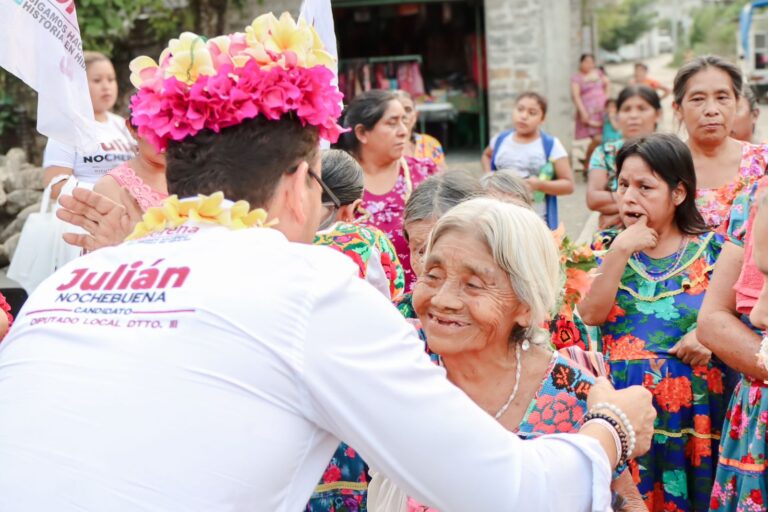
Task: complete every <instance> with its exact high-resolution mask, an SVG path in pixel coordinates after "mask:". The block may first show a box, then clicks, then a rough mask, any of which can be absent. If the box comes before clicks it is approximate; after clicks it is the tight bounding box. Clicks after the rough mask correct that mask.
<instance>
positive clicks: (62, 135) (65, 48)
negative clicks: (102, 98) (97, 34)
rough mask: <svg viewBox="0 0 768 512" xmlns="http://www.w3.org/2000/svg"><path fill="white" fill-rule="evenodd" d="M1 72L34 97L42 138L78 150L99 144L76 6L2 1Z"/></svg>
mask: <svg viewBox="0 0 768 512" xmlns="http://www.w3.org/2000/svg"><path fill="white" fill-rule="evenodd" d="M0 67H2V68H4V69H6V70H7V71H9V72H10V73H13V74H14V75H16V76H17V77H19V78H20V79H21V80H23V81H24V82H25V83H26V84H27V85H29V86H30V87H32V88H33V89H34V90H36V91H37V94H38V104H37V130H38V131H39V132H40V133H42V134H43V135H45V136H47V137H50V138H52V139H55V140H57V141H59V142H61V143H64V144H68V145H71V146H75V147H77V148H79V149H81V150H85V149H87V148H93V147H94V146H95V145H96V144H97V143H98V138H99V135H98V134H99V133H100V127H99V123H97V122H96V120H95V119H94V117H93V105H92V104H91V97H90V95H89V93H88V79H87V77H86V74H85V62H84V59H83V48H82V42H81V39H80V28H79V26H78V23H77V14H76V11H75V2H74V0H0Z"/></svg>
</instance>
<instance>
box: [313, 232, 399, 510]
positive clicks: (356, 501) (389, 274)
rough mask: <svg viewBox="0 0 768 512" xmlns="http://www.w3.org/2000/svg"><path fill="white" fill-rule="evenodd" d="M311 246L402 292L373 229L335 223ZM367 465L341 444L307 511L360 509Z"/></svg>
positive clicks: (391, 258)
mask: <svg viewBox="0 0 768 512" xmlns="http://www.w3.org/2000/svg"><path fill="white" fill-rule="evenodd" d="M314 243H315V245H325V246H328V247H330V248H332V249H334V250H336V251H339V252H341V253H342V254H345V255H347V256H349V257H350V258H351V259H352V260H353V261H354V262H355V263H356V264H357V266H358V269H359V276H360V278H361V279H365V280H366V281H368V282H369V283H371V284H372V285H373V286H374V287H375V288H376V289H378V290H379V291H380V292H381V293H382V294H383V295H384V296H385V297H387V298H389V299H390V300H395V299H398V298H400V297H402V295H403V287H404V285H405V274H404V273H403V267H402V266H401V265H400V262H399V261H398V259H397V255H396V254H395V248H394V247H393V246H392V243H391V242H390V241H389V240H388V239H387V237H386V236H384V234H383V233H382V232H381V231H379V230H378V229H376V228H368V227H363V226H358V225H356V224H348V223H343V222H339V223H336V224H334V225H333V226H331V227H330V228H329V229H328V230H326V231H321V232H319V233H318V234H317V235H316V236H315V241H314ZM368 481H369V479H368V465H367V464H366V463H365V461H364V460H363V459H362V458H361V457H360V455H358V454H357V452H356V451H355V450H354V448H352V447H350V446H348V445H347V444H346V443H341V444H340V445H339V447H338V448H337V449H336V453H334V455H333V458H332V459H331V461H330V463H329V464H328V467H327V468H326V469H325V471H324V472H323V476H322V478H321V479H320V482H319V483H318V485H317V487H316V488H315V492H314V493H313V494H312V497H311V498H310V500H309V503H308V504H307V508H306V510H307V512H356V511H361V512H364V511H365V510H366V494H367V489H368Z"/></svg>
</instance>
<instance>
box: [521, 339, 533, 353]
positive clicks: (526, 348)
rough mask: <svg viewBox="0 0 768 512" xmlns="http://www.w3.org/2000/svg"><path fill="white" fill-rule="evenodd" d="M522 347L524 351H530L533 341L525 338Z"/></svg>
mask: <svg viewBox="0 0 768 512" xmlns="http://www.w3.org/2000/svg"><path fill="white" fill-rule="evenodd" d="M521 348H522V349H523V352H528V349H529V348H531V342H530V341H528V340H523V343H522V344H521Z"/></svg>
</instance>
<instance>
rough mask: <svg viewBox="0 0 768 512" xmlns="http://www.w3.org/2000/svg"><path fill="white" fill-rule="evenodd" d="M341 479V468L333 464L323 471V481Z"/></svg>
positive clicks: (330, 481)
mask: <svg viewBox="0 0 768 512" xmlns="http://www.w3.org/2000/svg"><path fill="white" fill-rule="evenodd" d="M339 480H341V470H340V469H339V467H338V466H336V465H335V464H331V465H330V466H328V468H327V469H326V470H325V473H323V483H326V484H330V483H332V482H338V481H339Z"/></svg>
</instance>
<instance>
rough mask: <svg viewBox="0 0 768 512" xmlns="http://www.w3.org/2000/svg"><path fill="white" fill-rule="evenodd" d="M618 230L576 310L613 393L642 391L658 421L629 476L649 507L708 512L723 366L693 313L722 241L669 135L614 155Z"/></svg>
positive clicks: (605, 238)
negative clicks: (606, 367) (597, 339)
mask: <svg viewBox="0 0 768 512" xmlns="http://www.w3.org/2000/svg"><path fill="white" fill-rule="evenodd" d="M617 166H618V190H617V195H618V200H619V202H618V205H619V214H620V217H621V222H622V224H623V225H624V226H626V228H625V229H623V230H621V231H616V230H612V231H604V232H601V233H599V235H598V242H596V249H610V250H608V252H607V253H606V254H605V256H604V257H603V258H602V261H601V263H600V268H599V270H598V274H597V277H596V279H595V281H594V283H593V284H592V288H591V290H590V292H589V293H588V295H587V296H586V298H585V299H584V301H583V302H581V303H580V304H579V306H578V308H579V312H580V313H581V316H582V318H583V319H584V321H585V322H586V323H587V324H589V325H599V326H601V329H602V336H603V351H604V353H605V356H606V358H607V360H608V361H609V363H610V374H611V378H612V380H613V383H614V385H615V386H616V388H617V389H623V388H626V387H628V386H631V385H643V386H645V387H646V388H647V389H648V390H649V391H651V393H653V396H654V406H655V407H656V412H657V419H656V422H655V424H654V433H655V435H654V439H653V442H652V444H651V450H650V452H649V453H648V454H647V455H644V456H642V457H639V458H638V459H637V461H636V464H635V465H634V466H633V471H634V472H635V474H636V475H638V476H639V482H640V483H639V485H638V488H639V490H640V492H641V493H642V494H643V497H644V499H645V502H646V505H647V506H648V509H649V510H650V511H663V510H682V511H699V510H706V509H707V507H708V506H709V493H710V491H711V489H712V484H713V482H714V476H715V465H716V459H715V458H714V457H716V456H717V448H718V444H719V443H718V440H719V439H720V427H721V425H722V422H723V419H724V412H725V397H724V395H723V381H722V372H723V369H724V366H723V365H722V364H721V363H720V361H718V360H717V359H714V358H712V357H711V356H712V353H711V352H710V351H709V350H707V349H706V348H705V347H704V346H703V345H702V344H701V343H699V341H698V339H697V333H696V331H697V330H696V316H697V313H698V310H699V308H700V307H701V304H702V301H703V299H704V295H705V292H706V291H707V285H708V283H709V279H710V275H711V273H712V268H713V265H714V263H715V260H716V259H717V257H718V255H719V253H720V248H721V246H722V243H723V239H722V237H721V236H720V235H717V234H715V233H712V232H709V231H707V227H706V224H705V223H704V220H703V219H702V217H701V214H700V213H699V212H698V210H697V209H696V205H695V192H696V174H695V172H694V168H693V161H692V159H691V155H690V152H689V150H688V148H687V147H686V145H685V144H684V143H683V142H681V141H680V140H679V139H678V138H677V137H675V136H674V135H662V134H657V135H650V136H647V137H642V138H639V139H635V140H633V141H630V142H627V143H626V144H625V145H624V147H623V148H622V149H621V150H620V151H619V153H618V156H617Z"/></svg>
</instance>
